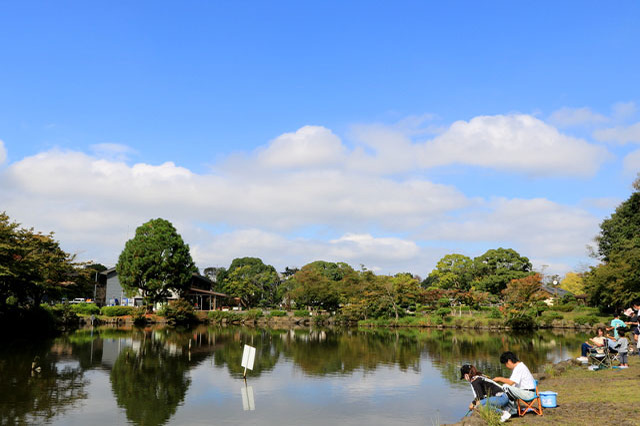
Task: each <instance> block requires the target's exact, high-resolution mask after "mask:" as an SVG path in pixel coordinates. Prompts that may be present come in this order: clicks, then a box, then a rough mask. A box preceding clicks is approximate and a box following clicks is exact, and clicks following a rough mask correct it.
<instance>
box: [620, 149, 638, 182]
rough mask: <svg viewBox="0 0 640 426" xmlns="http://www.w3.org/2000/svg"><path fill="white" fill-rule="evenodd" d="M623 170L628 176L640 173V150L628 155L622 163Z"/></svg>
mask: <svg viewBox="0 0 640 426" xmlns="http://www.w3.org/2000/svg"><path fill="white" fill-rule="evenodd" d="M622 169H623V171H624V173H625V174H626V175H633V176H635V175H636V174H638V173H640V149H637V150H635V151H633V152H630V153H629V154H627V156H626V157H624V160H623V161H622Z"/></svg>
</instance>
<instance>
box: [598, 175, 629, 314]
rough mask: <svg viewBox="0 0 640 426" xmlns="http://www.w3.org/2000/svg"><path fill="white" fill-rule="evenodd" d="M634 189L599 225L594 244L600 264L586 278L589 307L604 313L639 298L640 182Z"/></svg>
mask: <svg viewBox="0 0 640 426" xmlns="http://www.w3.org/2000/svg"><path fill="white" fill-rule="evenodd" d="M639 176H640V175H639ZM633 188H634V190H635V191H634V192H633V193H632V194H631V195H630V196H629V198H628V199H627V200H625V201H624V202H622V203H621V204H620V205H619V206H618V207H617V208H616V211H615V212H614V213H613V214H612V215H611V217H609V218H608V219H605V220H604V221H603V222H602V223H601V224H600V234H599V235H598V236H597V237H596V243H597V244H598V250H597V251H598V254H599V256H600V258H601V260H602V263H601V264H600V265H597V266H595V267H592V268H591V270H590V271H589V272H588V273H587V274H586V275H585V290H586V292H587V296H588V297H589V301H590V303H592V304H594V305H596V306H599V307H601V308H604V309H614V308H620V307H622V306H624V305H626V304H628V303H629V302H631V301H632V300H634V299H637V298H640V272H639V271H640V260H639V259H640V180H639V179H636V181H635V182H634V183H633Z"/></svg>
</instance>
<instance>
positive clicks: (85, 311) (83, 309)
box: [70, 303, 100, 315]
mask: <svg viewBox="0 0 640 426" xmlns="http://www.w3.org/2000/svg"><path fill="white" fill-rule="evenodd" d="M70 306H71V310H72V311H73V312H75V313H76V314H80V315H98V314H100V308H98V307H97V306H96V304H95V303H78V304H75V305H70Z"/></svg>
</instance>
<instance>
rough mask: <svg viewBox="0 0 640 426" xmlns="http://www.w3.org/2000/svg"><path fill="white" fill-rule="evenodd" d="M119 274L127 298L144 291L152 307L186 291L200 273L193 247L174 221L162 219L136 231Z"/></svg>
mask: <svg viewBox="0 0 640 426" xmlns="http://www.w3.org/2000/svg"><path fill="white" fill-rule="evenodd" d="M116 271H117V272H118V278H119V280H120V284H121V285H122V288H123V289H124V290H125V292H126V293H127V295H129V296H133V295H134V294H135V293H137V292H138V291H140V292H141V293H142V296H143V297H144V298H145V301H146V302H147V304H148V305H149V304H154V303H157V302H163V301H165V300H166V299H167V298H168V297H169V296H170V293H171V291H175V292H177V293H178V294H182V293H183V292H185V291H186V290H187V289H188V288H189V285H190V283H191V277H192V274H193V273H194V272H197V271H198V270H197V268H196V266H195V264H194V263H193V259H192V258H191V254H190V253H189V246H188V245H187V244H185V243H184V241H183V240H182V237H181V236H180V235H179V234H178V232H177V231H176V229H175V228H174V227H173V225H172V224H171V222H169V221H168V220H165V219H160V218H159V219H152V220H150V221H148V222H146V223H144V224H142V225H140V226H139V227H138V228H137V229H136V235H135V236H134V237H133V238H132V239H130V240H129V241H127V243H126V244H125V247H124V250H123V251H122V253H120V257H119V258H118V264H117V265H116Z"/></svg>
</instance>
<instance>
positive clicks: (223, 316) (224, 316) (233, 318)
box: [207, 311, 244, 323]
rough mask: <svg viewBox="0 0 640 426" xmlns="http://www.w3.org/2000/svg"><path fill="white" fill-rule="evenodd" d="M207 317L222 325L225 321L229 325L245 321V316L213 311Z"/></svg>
mask: <svg viewBox="0 0 640 426" xmlns="http://www.w3.org/2000/svg"><path fill="white" fill-rule="evenodd" d="M207 316H208V317H209V319H210V320H211V321H213V322H217V323H221V322H223V321H226V322H227V323H232V322H240V321H242V320H243V319H244V315H243V314H240V313H237V312H228V311H211V312H209V313H208V314H207Z"/></svg>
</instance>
